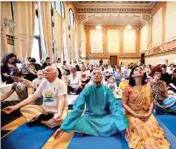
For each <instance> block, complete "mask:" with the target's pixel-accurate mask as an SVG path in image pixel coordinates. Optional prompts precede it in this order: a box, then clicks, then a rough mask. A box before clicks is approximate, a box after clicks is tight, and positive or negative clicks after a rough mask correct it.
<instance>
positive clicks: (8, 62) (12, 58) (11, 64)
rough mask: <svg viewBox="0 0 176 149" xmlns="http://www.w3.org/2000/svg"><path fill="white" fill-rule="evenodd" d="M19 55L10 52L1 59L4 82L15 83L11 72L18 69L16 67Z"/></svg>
mask: <svg viewBox="0 0 176 149" xmlns="http://www.w3.org/2000/svg"><path fill="white" fill-rule="evenodd" d="M16 60H17V57H16V55H15V54H13V53H9V54H7V55H5V56H4V57H3V59H2V60H1V77H2V82H6V84H11V83H13V82H14V81H13V79H12V78H11V77H10V73H11V72H12V71H13V70H15V69H17V67H16Z"/></svg>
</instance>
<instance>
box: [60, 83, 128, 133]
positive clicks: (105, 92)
mask: <svg viewBox="0 0 176 149" xmlns="http://www.w3.org/2000/svg"><path fill="white" fill-rule="evenodd" d="M85 105H86V106H85ZM85 107H86V111H85V113H84V114H83V115H82V113H83V111H84V108H85ZM127 127H128V121H127V119H126V118H125V116H124V114H123V113H122V111H121V108H120V107H119V105H118V102H117V100H116V99H115V97H114V95H113V93H112V91H111V90H110V89H109V88H107V87H106V86H103V85H100V86H95V85H91V86H89V87H87V88H85V89H84V90H83V91H82V92H81V94H80V96H79V97H78V99H77V100H76V103H75V104H74V106H73V110H72V111H71V112H70V113H69V114H68V115H67V117H66V119H65V120H64V122H63V124H62V125H61V127H60V128H61V129H62V130H63V131H65V132H70V131H71V130H74V131H75V132H79V133H84V134H89V135H94V136H111V135H114V134H116V133H118V132H120V131H123V130H124V129H125V128H127Z"/></svg>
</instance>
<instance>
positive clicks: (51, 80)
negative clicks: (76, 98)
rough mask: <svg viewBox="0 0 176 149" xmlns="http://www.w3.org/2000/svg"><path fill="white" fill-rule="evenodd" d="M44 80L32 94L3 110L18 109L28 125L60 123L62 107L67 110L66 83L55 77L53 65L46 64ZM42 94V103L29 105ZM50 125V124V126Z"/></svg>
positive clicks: (55, 71)
mask: <svg viewBox="0 0 176 149" xmlns="http://www.w3.org/2000/svg"><path fill="white" fill-rule="evenodd" d="M44 75H45V78H46V80H44V81H43V82H42V83H41V84H40V86H39V87H38V88H37V90H36V91H35V93H34V94H33V96H31V97H29V98H27V99H26V100H24V101H22V102H20V103H19V104H17V105H15V106H9V107H7V108H5V109H4V110H3V111H4V112H5V113H6V114H10V113H12V112H13V111H15V110H17V109H19V108H21V107H22V108H21V109H20V111H21V113H22V115H23V116H24V117H25V119H26V120H27V121H28V122H29V123H28V124H29V125H35V124H41V123H45V124H46V125H47V126H49V127H55V126H58V125H60V124H61V121H62V118H63V113H64V109H66V110H67V85H66V84H65V83H64V82H63V81H62V80H60V79H59V78H57V75H58V71H57V69H56V68H55V67H52V66H47V67H46V68H45V70H44ZM41 96H43V104H42V105H41V106H39V105H30V104H31V103H33V102H34V101H35V100H37V99H38V98H39V97H41ZM51 125H52V126H51Z"/></svg>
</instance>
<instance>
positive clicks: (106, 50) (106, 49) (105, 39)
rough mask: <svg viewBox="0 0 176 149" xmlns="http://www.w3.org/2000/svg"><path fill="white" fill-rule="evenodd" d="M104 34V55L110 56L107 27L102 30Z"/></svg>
mask: <svg viewBox="0 0 176 149" xmlns="http://www.w3.org/2000/svg"><path fill="white" fill-rule="evenodd" d="M102 34H103V55H104V56H107V55H108V43H107V41H108V39H107V28H106V26H103V28H102Z"/></svg>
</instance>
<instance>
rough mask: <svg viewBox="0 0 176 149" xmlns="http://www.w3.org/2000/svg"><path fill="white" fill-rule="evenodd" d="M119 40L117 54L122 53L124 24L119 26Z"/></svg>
mask: <svg viewBox="0 0 176 149" xmlns="http://www.w3.org/2000/svg"><path fill="white" fill-rule="evenodd" d="M119 41H120V51H119V54H123V53H124V26H120V36H119Z"/></svg>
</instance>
